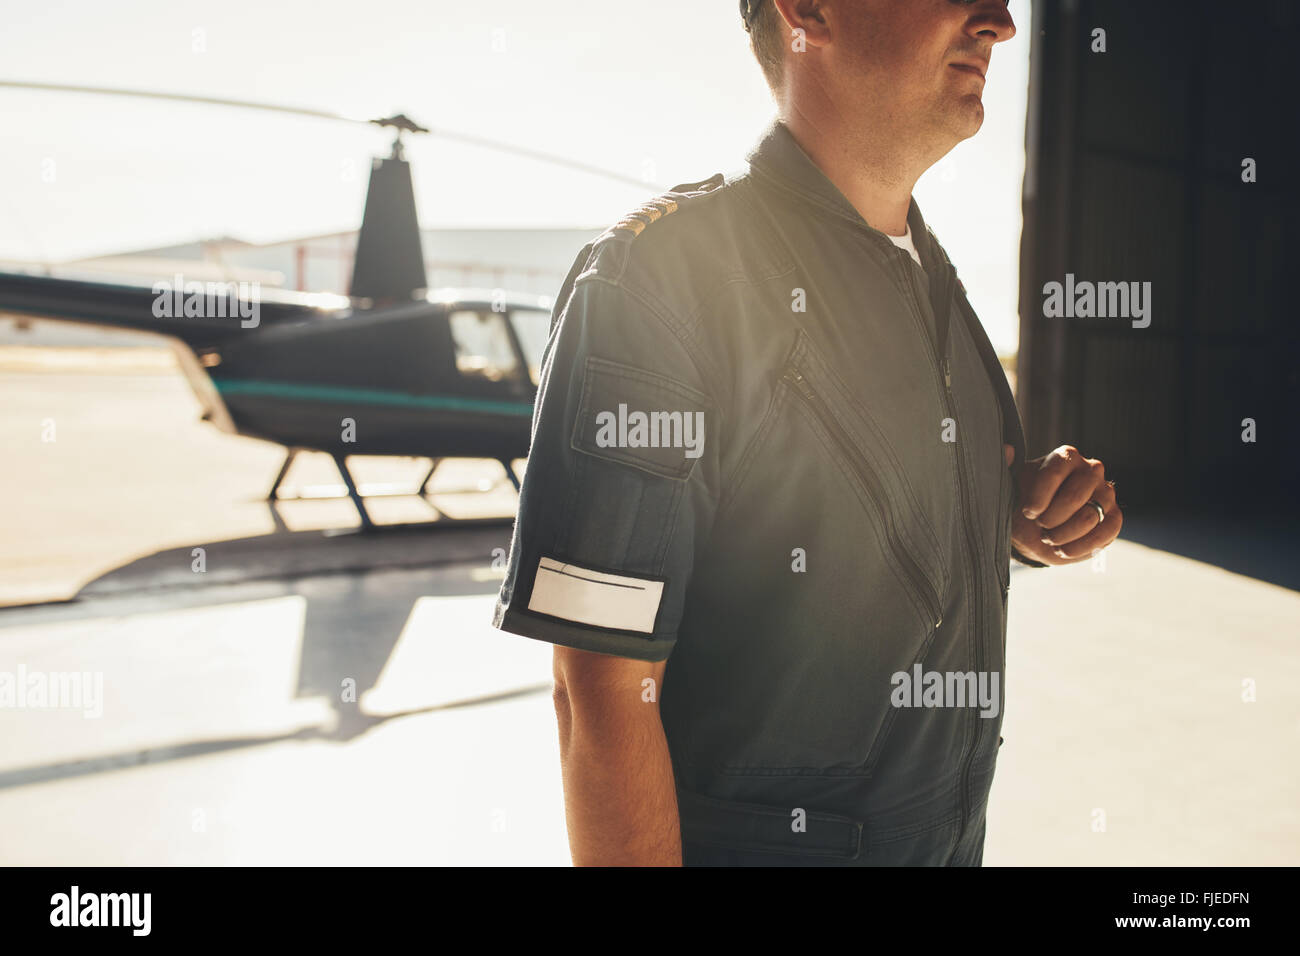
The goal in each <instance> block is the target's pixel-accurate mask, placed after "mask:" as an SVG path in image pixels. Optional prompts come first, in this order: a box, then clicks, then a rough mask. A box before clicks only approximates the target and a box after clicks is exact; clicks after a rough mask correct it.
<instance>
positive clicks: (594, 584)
mask: <svg viewBox="0 0 1300 956" xmlns="http://www.w3.org/2000/svg"><path fill="white" fill-rule="evenodd" d="M663 594H664V582H662V581H654V580H651V579H649V578H633V577H628V576H627V575H622V574H609V573H607V572H604V571H592V570H590V569H588V568H583V567H579V566H578V565H576V564H565V563H564V562H563V561H557V560H556V559H555V558H547V557H543V558H542V559H541V561H540V562H538V565H537V577H536V579H535V580H534V581H533V595H532V597H531V598H529V599H528V610H530V611H536V612H538V613H539V614H549V615H551V616H552V617H562V618H564V619H565V620H566V621H576V622H578V623H580V624H590V625H592V626H593V627H608V628H613V629H616V630H620V631H641V632H642V633H645V634H650V633H652V632H653V631H654V627H655V617H656V616H657V615H658V613H659V602H660V600H661V599H662V598H663Z"/></svg>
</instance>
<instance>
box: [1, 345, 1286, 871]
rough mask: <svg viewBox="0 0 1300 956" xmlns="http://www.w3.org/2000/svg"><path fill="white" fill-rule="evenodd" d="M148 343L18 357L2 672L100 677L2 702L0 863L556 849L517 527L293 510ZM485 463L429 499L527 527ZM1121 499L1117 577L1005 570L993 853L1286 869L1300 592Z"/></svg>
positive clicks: (411, 502)
mask: <svg viewBox="0 0 1300 956" xmlns="http://www.w3.org/2000/svg"><path fill="white" fill-rule="evenodd" d="M4 351H5V350H3V349H0V353H3V352H4ZM152 360H153V361H157V362H158V363H159V364H158V367H157V368H153V369H150V368H145V367H144V363H145V362H146V361H151V359H146V358H145V357H144V356H140V357H138V359H137V360H136V361H134V362H133V363H132V362H126V363H125V365H119V366H118V367H116V368H115V369H114V370H113V371H111V372H107V371H102V370H95V369H96V368H99V367H98V366H94V365H93V363H92V362H90V359H89V358H88V359H87V363H89V364H86V365H78V363H77V361H74V360H73V358H70V357H69V356H67V355H64V356H62V357H61V358H60V359H59V362H61V363H62V365H59V364H58V363H56V362H53V360H46V361H45V362H44V363H43V364H42V363H41V362H39V361H37V358H36V357H34V356H28V357H27V358H26V359H24V361H26V362H28V365H27V366H25V367H22V368H17V367H15V363H16V361H17V360H16V359H14V358H13V356H12V354H11V355H10V356H9V364H8V365H6V360H5V356H4V354H0V409H3V411H2V412H0V440H3V443H4V444H3V447H5V448H6V449H7V451H8V453H9V460H8V461H7V463H6V467H5V468H4V469H0V494H3V495H4V496H5V500H6V501H8V502H10V504H11V508H10V514H11V516H12V520H11V521H6V523H5V524H6V527H5V530H4V531H3V538H2V539H0V577H2V579H3V587H4V592H3V594H4V598H5V600H6V602H7V603H9V604H11V605H15V606H13V607H10V608H9V609H7V610H0V671H10V672H17V670H18V668H19V667H22V668H24V669H25V671H26V672H27V673H28V674H31V673H40V674H58V673H63V674H68V673H72V672H76V673H89V674H91V675H100V679H102V695H101V696H100V697H99V698H98V700H97V702H96V701H94V700H91V701H89V704H91V706H65V707H60V708H50V707H41V706H36V705H34V704H32V703H31V702H30V701H29V702H28V705H27V706H23V707H5V708H0V863H6V864H74V865H108V864H210V863H238V864H276V863H283V864H292V863H304V864H322V865H356V864H363V863H375V864H465V865H496V864H523V865H564V864H566V863H567V862H568V851H567V843H566V837H565V830H564V812H563V800H562V791H561V786H560V777H559V768H558V748H557V743H556V732H555V724H554V717H553V715H552V711H551V703H550V697H549V689H550V680H551V677H550V649H549V647H548V646H547V645H545V644H542V643H539V642H535V641H530V640H527V639H525V638H520V637H516V636H513V635H507V634H503V633H501V632H498V631H495V630H493V629H492V628H491V627H490V625H489V619H490V613H491V607H492V601H493V598H494V595H495V592H496V588H497V585H498V583H499V581H500V575H501V572H500V570H499V561H497V560H495V559H496V558H497V557H498V556H499V552H497V551H496V550H495V549H499V548H503V547H504V546H505V545H507V544H508V536H509V524H508V522H505V523H502V522H497V523H495V524H494V523H491V522H487V523H480V524H467V525H461V526H457V527H443V528H432V529H431V528H424V529H419V530H404V531H393V532H388V533H386V534H381V535H379V536H377V537H374V538H371V537H368V536H359V535H350V534H327V533H323V532H322V530H320V529H324V528H335V529H344V530H346V528H347V527H348V526H349V525H354V524H355V514H354V513H353V512H352V511H351V508H350V505H348V504H347V503H346V502H339V501H322V500H306V501H298V502H289V503H286V504H285V505H282V506H281V511H282V512H290V511H295V510H296V513H294V514H292V515H290V518H291V520H290V521H289V522H287V523H286V524H285V526H283V527H279V526H277V524H276V522H275V521H274V520H273V519H272V517H271V516H270V513H269V509H268V508H267V506H266V504H265V503H264V502H262V501H261V500H260V499H261V497H262V496H263V495H264V494H265V491H266V488H267V487H268V486H269V483H270V481H271V479H272V478H273V477H274V472H275V470H276V468H277V467H278V465H279V462H280V460H281V458H282V452H281V451H280V450H278V449H276V448H274V447H273V446H268V445H265V444H263V443H260V442H254V441H250V440H247V439H242V438H238V437H233V436H226V435H222V434H220V433H219V432H216V431H215V430H214V429H212V428H211V427H210V426H208V425H206V424H203V423H201V422H198V421H197V419H196V416H195V411H196V409H195V407H194V406H192V405H187V404H186V402H187V399H188V396H187V393H186V392H185V389H184V385H183V383H182V382H181V381H180V380H179V379H178V378H177V377H176V375H175V373H174V371H173V370H171V369H170V368H169V367H168V366H167V363H166V361H165V360H163V359H161V358H158V356H156V355H155V356H154V359H152ZM32 361H37V367H35V368H33V367H32V366H31V364H30V363H31V362H32ZM123 361H124V360H123ZM56 366H57V367H56ZM190 401H192V400H190ZM46 418H52V419H53V420H54V421H55V422H56V423H57V440H56V441H54V442H42V441H41V428H42V422H43V420H44V419H46ZM371 464H372V465H373V468H374V469H375V471H374V474H373V476H372V477H369V478H367V476H365V475H363V476H362V477H363V480H373V481H376V482H381V481H382V482H390V483H393V484H395V485H396V484H401V482H402V481H406V480H415V481H416V483H418V478H419V477H420V475H421V474H422V463H421V462H419V461H413V462H405V463H403V462H384V461H375V462H373V463H371ZM301 466H302V467H303V468H305V469H308V470H305V471H304V472H303V474H302V475H301V476H299V475H298V474H297V468H298V467H299V466H295V474H294V476H293V477H292V483H294V484H295V485H296V486H299V487H310V486H313V485H316V484H328V483H329V482H332V481H337V478H336V476H335V475H334V474H333V473H332V469H331V468H329V467H328V461H327V460H326V461H324V462H321V461H314V462H313V461H306V462H304V463H301ZM313 469H315V470H313ZM499 473H500V469H499V468H498V469H496V476H494V475H493V473H492V471H491V468H490V467H489V466H486V465H485V466H475V465H474V464H472V463H468V464H464V465H460V464H458V470H456V471H454V472H449V474H448V475H447V477H446V479H443V480H445V481H447V482H448V484H446V485H444V486H443V487H444V489H445V494H443V495H442V497H441V499H439V498H438V497H437V496H435V500H440V501H441V502H442V506H445V509H450V510H454V509H456V508H457V507H458V506H459V507H460V508H462V509H463V513H464V514H465V515H475V514H479V515H481V514H483V513H485V512H488V513H490V512H492V511H493V510H496V511H497V512H498V513H499V514H500V513H503V514H506V515H508V514H509V513H510V510H511V507H512V505H513V492H511V491H510V490H509V488H508V487H506V488H502V487H501V486H500V485H501V483H500V482H499V480H498V479H499ZM440 474H441V473H440ZM480 483H482V485H483V486H484V487H486V488H488V489H489V490H487V491H486V492H482V493H479V494H473V493H472V492H474V491H476V490H477V489H478V488H479V486H480ZM503 503H504V504H505V507H504V509H503V508H502V507H501V505H502V504H503ZM375 511H376V516H377V517H378V518H380V520H386V521H406V520H412V521H413V520H419V519H422V518H427V517H428V516H429V515H430V514H431V509H430V506H429V503H428V502H424V501H422V500H420V499H418V498H412V499H399V498H391V499H382V500H380V501H379V502H377V507H376V509H375ZM1130 521H1131V522H1132V524H1133V527H1134V537H1133V538H1132V539H1129V540H1121V541H1120V542H1118V543H1117V544H1116V545H1114V546H1113V547H1112V548H1110V549H1108V550H1107V551H1106V552H1105V554H1104V558H1105V561H1104V564H1103V565H1100V566H1097V567H1094V566H1093V565H1090V564H1084V565H1078V566H1074V567H1071V568H1065V569H1052V570H1042V571H1040V570H1032V569H1021V568H1018V567H1017V568H1015V569H1014V570H1013V575H1012V589H1011V601H1010V607H1011V624H1010V633H1009V636H1008V665H1007V674H1006V678H1005V687H1006V701H1007V704H1006V715H1005V722H1004V726H1003V736H1004V737H1005V741H1006V742H1005V744H1004V746H1003V747H1002V751H1001V754H1000V757H999V766H998V772H997V776H996V778H995V781H994V786H993V795H992V798H991V807H990V815H989V824H988V835H987V843H986V849H985V864H986V865H1019V864H1047V865H1108V864H1117V865H1130V864H1174V865H1188V864H1208V865H1229V864H1243V865H1294V864H1296V863H1297V862H1300V770H1298V769H1297V768H1298V767H1300V763H1298V762H1297V759H1296V757H1297V734H1298V733H1300V694H1298V693H1297V691H1296V688H1297V686H1300V650H1298V649H1297V643H1296V641H1297V636H1300V593H1298V592H1297V591H1296V590H1295V589H1293V588H1292V587H1287V586H1282V585H1281V584H1278V583H1272V582H1270V581H1265V580H1261V579H1260V578H1259V577H1251V576H1245V575H1242V574H1236V573H1233V572H1232V571H1229V570H1225V569H1224V568H1222V567H1218V566H1216V564H1215V563H1213V561H1210V560H1192V559H1189V558H1187V557H1182V556H1180V555H1179V554H1176V553H1171V552H1168V551H1164V550H1160V549H1159V548H1156V547H1151V546H1149V545H1148V544H1139V543H1137V540H1138V539H1142V540H1151V539H1152V538H1153V537H1155V538H1158V535H1155V536H1147V537H1143V535H1142V534H1141V531H1142V526H1143V523H1144V522H1145V523H1146V525H1147V527H1148V528H1149V529H1154V528H1156V527H1157V525H1158V523H1159V519H1158V517H1157V516H1134V517H1131V518H1130ZM1178 527H1179V528H1186V527H1187V525H1186V524H1185V523H1180V524H1179V525H1178ZM1127 532H1128V528H1127V527H1126V538H1129V535H1128V533H1127ZM198 546H201V547H204V548H205V559H206V570H204V571H201V572H197V571H194V570H193V557H192V549H193V547H198ZM1183 550H1187V549H1183ZM1219 550H1222V548H1221V547H1220V548H1219ZM1214 553H1215V549H1214V548H1213V547H1209V548H1208V549H1207V550H1205V552H1204V555H1212V554H1214ZM1225 563H1226V562H1225ZM494 565H495V566H494ZM1284 570H1285V569H1284ZM1282 579H1283V580H1290V578H1288V577H1287V576H1286V575H1282ZM77 595H80V596H79V597H77V599H76V600H68V599H69V598H72V597H74V596H77ZM51 600H53V603H49V602H50V601H51ZM85 686H86V687H88V688H93V687H94V686H95V680H94V678H93V677H92V679H91V680H90V681H89V682H87V684H86V685H85ZM91 696H92V697H93V696H94V695H93V694H92V695H91ZM78 703H79V704H86V703H87V701H86V700H85V699H84V698H83V699H82V700H80V701H79V702H78ZM88 710H89V711H90V713H89V714H88V713H87V711H88ZM95 711H98V715H96V714H95Z"/></svg>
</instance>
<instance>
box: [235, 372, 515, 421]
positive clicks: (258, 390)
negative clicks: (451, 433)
mask: <svg viewBox="0 0 1300 956" xmlns="http://www.w3.org/2000/svg"><path fill="white" fill-rule="evenodd" d="M212 383H213V384H214V385H216V387H217V391H218V392H220V393H221V394H222V395H262V396H267V397H270V398H297V399H303V400H305V401H309V402H361V403H367V404H370V405H400V406H404V407H406V408H441V409H449V410H452V411H463V412H496V413H498V414H502V415H529V416H531V415H532V414H533V406H532V405H531V404H530V403H525V402H500V401H493V400H492V399H485V398H462V397H461V396H459V395H409V394H407V393H406V392H387V391H383V390H382V389H374V388H346V387H342V386H337V385H300V384H297V383H295V382H252V381H246V380H243V379H219V378H214V379H213V380H212Z"/></svg>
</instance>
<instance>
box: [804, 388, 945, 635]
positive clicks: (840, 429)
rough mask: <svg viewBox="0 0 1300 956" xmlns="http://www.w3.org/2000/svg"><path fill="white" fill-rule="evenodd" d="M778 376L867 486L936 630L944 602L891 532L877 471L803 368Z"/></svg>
mask: <svg viewBox="0 0 1300 956" xmlns="http://www.w3.org/2000/svg"><path fill="white" fill-rule="evenodd" d="M781 380H782V381H783V382H786V383H787V384H789V385H791V386H792V387H793V388H794V391H795V394H796V395H798V396H799V397H800V398H801V399H802V400H803V401H804V403H805V404H806V405H807V406H808V407H809V409H810V410H811V411H812V413H813V415H814V416H815V417H816V418H817V420H818V421H819V422H821V424H822V427H824V428H825V429H826V430H827V431H828V432H830V433H831V436H832V438H833V439H834V440H835V443H836V445H837V446H838V447H839V449H840V451H841V452H842V453H843V454H844V456H845V458H846V459H847V460H848V462H849V464H850V467H852V469H853V471H854V473H855V474H857V476H858V477H859V478H860V479H861V480H862V483H863V484H865V485H866V486H867V489H868V492H869V494H870V497H871V500H872V503H873V504H874V505H875V506H876V511H877V512H878V513H879V515H880V523H881V527H882V528H883V529H884V531H885V539H886V541H887V542H888V545H889V548H890V550H891V551H892V552H893V554H894V558H895V560H896V563H897V564H898V566H899V567H901V568H902V570H903V572H904V574H905V575H906V576H907V578H908V580H909V581H910V582H911V584H912V587H913V589H914V590H915V592H916V594H917V596H918V597H919V598H920V599H921V601H922V602H923V603H924V604H925V605H926V607H927V608H928V609H929V613H930V622H931V623H932V625H933V630H938V628H939V625H940V624H942V623H943V606H942V604H941V602H940V599H939V595H938V594H937V593H935V590H934V586H933V585H932V584H931V583H930V581H929V578H927V577H926V575H925V572H924V571H922V570H921V567H920V565H919V564H917V562H916V559H915V558H914V557H913V556H912V554H911V552H909V551H908V550H907V548H906V547H904V546H903V544H902V542H901V541H899V540H897V536H896V535H893V534H891V533H890V531H889V516H888V515H887V514H886V513H885V504H884V502H885V494H884V486H883V485H882V484H881V481H880V477H879V476H878V475H877V474H876V472H875V469H873V468H872V467H871V464H870V462H868V461H867V459H866V457H865V456H864V455H862V453H861V452H859V451H858V450H857V448H856V446H855V445H854V444H853V439H852V438H850V437H849V436H848V434H847V433H846V432H845V431H844V426H842V425H841V424H840V423H839V421H838V419H836V417H835V415H834V414H833V413H832V411H831V409H830V408H829V407H828V406H827V404H826V402H825V401H824V400H823V399H822V397H821V396H820V395H818V394H817V392H816V391H815V390H814V389H813V387H812V385H811V384H810V383H809V382H808V379H807V378H805V377H804V374H803V372H802V371H800V370H799V369H798V368H797V367H790V368H787V369H786V370H785V372H784V373H783V374H782V375H781Z"/></svg>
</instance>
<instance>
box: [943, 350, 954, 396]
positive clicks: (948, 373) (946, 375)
mask: <svg viewBox="0 0 1300 956" xmlns="http://www.w3.org/2000/svg"><path fill="white" fill-rule="evenodd" d="M943 387H944V388H948V389H951V388H952V366H951V365H950V364H949V362H948V356H946V355H945V356H944V358H943Z"/></svg>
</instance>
